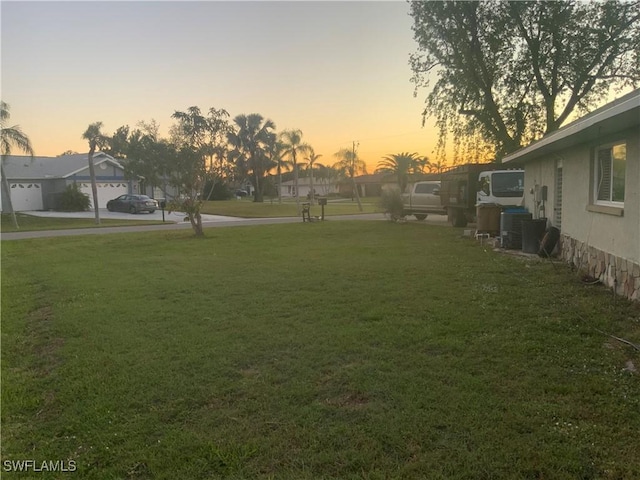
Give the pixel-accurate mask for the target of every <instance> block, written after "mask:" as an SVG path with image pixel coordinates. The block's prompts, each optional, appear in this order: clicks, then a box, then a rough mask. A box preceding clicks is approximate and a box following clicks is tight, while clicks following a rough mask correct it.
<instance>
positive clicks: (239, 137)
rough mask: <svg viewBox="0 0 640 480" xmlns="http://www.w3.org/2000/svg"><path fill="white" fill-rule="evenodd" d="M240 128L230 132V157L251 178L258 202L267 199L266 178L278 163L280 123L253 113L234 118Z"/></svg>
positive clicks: (228, 137) (255, 198)
mask: <svg viewBox="0 0 640 480" xmlns="http://www.w3.org/2000/svg"><path fill="white" fill-rule="evenodd" d="M233 121H234V123H235V126H236V129H235V131H233V132H231V133H229V134H228V135H227V139H228V141H229V144H230V146H231V148H232V150H231V151H230V152H229V158H230V159H232V160H233V161H234V163H235V164H236V166H237V167H238V169H239V170H240V172H241V173H243V174H244V175H246V176H248V177H249V178H250V179H251V183H252V184H253V188H254V198H253V201H254V202H263V201H264V181H265V177H266V175H267V172H269V170H271V169H272V168H274V167H275V166H276V162H275V161H274V156H273V155H274V152H275V147H276V138H277V137H276V134H275V133H274V132H273V130H275V128H276V126H275V124H274V123H273V122H272V121H271V120H265V119H264V118H263V117H262V115H260V114H258V113H252V114H249V115H244V114H241V115H238V116H236V117H235V118H234V119H233Z"/></svg>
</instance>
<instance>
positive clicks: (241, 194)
mask: <svg viewBox="0 0 640 480" xmlns="http://www.w3.org/2000/svg"><path fill="white" fill-rule="evenodd" d="M235 195H236V197H246V196H247V195H249V194H248V193H247V192H246V191H245V190H236V193H235Z"/></svg>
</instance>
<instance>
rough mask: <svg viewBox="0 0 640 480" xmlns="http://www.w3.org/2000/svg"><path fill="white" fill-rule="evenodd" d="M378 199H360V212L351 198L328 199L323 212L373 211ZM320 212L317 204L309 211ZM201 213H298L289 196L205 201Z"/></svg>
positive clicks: (263, 215)
mask: <svg viewBox="0 0 640 480" xmlns="http://www.w3.org/2000/svg"><path fill="white" fill-rule="evenodd" d="M306 201H307V200H306V199H300V203H304V202H306ZM378 201H379V199H378V198H364V199H362V201H361V203H362V212H360V210H359V208H358V203H357V202H356V201H351V199H330V200H329V203H328V204H327V205H326V206H325V209H324V213H325V216H327V217H330V216H333V215H352V214H357V213H375V212H379V211H380V208H379V207H378ZM321 212H322V207H320V206H319V205H313V206H312V207H311V211H310V213H311V215H312V216H313V215H315V216H320V214H321ZM202 213H208V214H211V215H228V216H232V217H243V218H270V217H295V216H297V215H299V214H298V208H297V205H296V202H295V200H293V199H289V198H287V199H283V201H282V203H278V199H277V198H274V199H265V201H264V202H263V203H255V202H253V200H252V199H251V198H242V199H240V200H235V199H234V200H226V201H211V202H205V204H204V206H203V208H202Z"/></svg>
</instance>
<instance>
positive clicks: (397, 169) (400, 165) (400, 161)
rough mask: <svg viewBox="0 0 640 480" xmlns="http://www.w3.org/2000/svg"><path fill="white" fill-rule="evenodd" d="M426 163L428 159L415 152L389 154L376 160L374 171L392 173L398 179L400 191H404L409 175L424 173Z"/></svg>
mask: <svg viewBox="0 0 640 480" xmlns="http://www.w3.org/2000/svg"><path fill="white" fill-rule="evenodd" d="M427 164H428V160H427V159H426V158H423V157H420V156H419V155H418V154H417V153H415V152H414V153H408V152H402V153H396V154H389V155H387V156H386V157H383V158H382V160H380V161H379V162H378V166H377V168H376V172H384V173H393V174H394V175H395V176H396V178H397V180H398V186H399V187H400V191H401V192H404V190H405V188H407V183H408V182H409V175H411V174H415V173H424V169H425V166H426V165H427Z"/></svg>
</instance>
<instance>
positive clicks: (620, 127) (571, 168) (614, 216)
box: [502, 89, 640, 301]
mask: <svg viewBox="0 0 640 480" xmlns="http://www.w3.org/2000/svg"><path fill="white" fill-rule="evenodd" d="M502 162H503V164H505V166H508V167H523V168H524V170H525V205H526V207H527V208H528V209H529V211H530V212H533V214H534V218H536V217H539V218H547V219H548V224H550V225H552V226H555V227H557V228H558V229H559V230H560V250H559V251H560V254H561V256H562V258H563V259H565V260H566V261H568V262H570V263H572V264H573V265H575V266H576V267H577V268H578V269H580V270H582V271H583V272H584V273H585V274H587V275H589V276H591V277H593V278H596V279H598V280H600V281H601V282H602V283H604V284H605V285H607V286H609V287H611V288H613V289H615V291H616V292H617V293H618V294H620V295H623V296H625V297H627V298H630V299H632V300H636V301H640V89H639V90H634V91H633V92H631V93H629V94H627V95H625V96H623V97H621V98H618V99H617V100H615V101H613V102H611V103H609V104H607V105H604V106H603V107H601V108H599V109H597V110H595V111H593V112H591V113H590V114H588V115H586V116H584V117H582V118H580V119H578V120H576V121H574V122H571V123H570V124H568V125H566V126H564V127H562V128H560V129H559V130H557V131H554V132H552V133H549V134H548V135H545V136H544V137H542V138H541V139H540V140H538V141H536V142H534V143H532V144H530V145H529V146H527V147H524V148H522V149H520V150H518V151H516V152H514V153H511V154H510V155H507V156H506V157H505V158H504V159H503V160H502ZM529 192H531V193H529Z"/></svg>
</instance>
